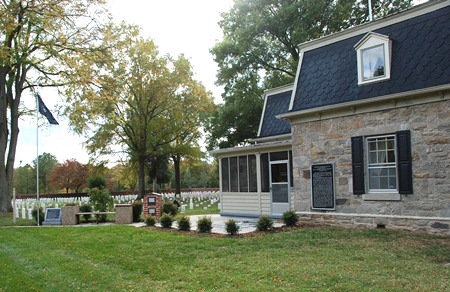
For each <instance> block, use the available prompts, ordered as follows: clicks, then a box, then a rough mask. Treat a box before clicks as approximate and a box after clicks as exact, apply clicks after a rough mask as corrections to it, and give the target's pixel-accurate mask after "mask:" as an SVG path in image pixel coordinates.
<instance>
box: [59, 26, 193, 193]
mask: <svg viewBox="0 0 450 292" xmlns="http://www.w3.org/2000/svg"><path fill="white" fill-rule="evenodd" d="M108 33H109V35H108V41H109V42H110V43H111V42H112V43H114V50H113V51H112V52H111V60H110V61H109V62H107V63H105V66H104V68H103V70H102V71H100V72H98V74H97V75H96V76H91V78H93V80H92V85H91V86H89V87H82V88H80V87H73V88H71V89H70V91H71V92H70V93H69V96H71V99H70V100H69V104H70V105H69V108H68V110H67V112H68V114H69V116H70V118H71V125H72V126H73V127H74V129H75V130H76V131H77V132H79V133H84V134H85V135H86V136H87V137H89V139H88V140H87V142H86V145H87V149H88V150H89V151H90V152H91V154H97V155H102V154H111V153H114V152H124V153H125V154H127V155H128V157H129V159H130V162H131V163H133V164H135V165H137V166H138V184H139V198H141V197H142V196H143V195H144V192H145V175H146V171H145V170H146V163H147V161H148V160H149V159H151V158H154V157H159V156H164V155H167V154H168V153H167V151H168V150H167V145H170V144H171V143H172V142H173V141H174V140H175V139H176V138H177V137H178V133H181V132H183V131H184V128H182V127H181V126H180V125H178V124H177V123H174V120H173V117H174V115H175V111H177V110H178V109H179V107H178V104H177V103H178V101H179V96H180V95H182V94H183V93H184V92H185V91H186V90H189V88H190V86H191V85H190V84H186V83H185V82H184V81H183V80H184V76H187V75H190V74H191V72H190V70H191V68H190V66H187V65H186V62H187V60H186V59H185V58H184V57H183V56H180V57H179V58H178V59H175V60H174V59H173V58H171V57H170V56H160V54H159V52H158V50H157V47H156V45H155V44H154V42H153V41H152V40H149V39H143V38H142V37H141V36H140V35H139V33H140V31H139V29H138V28H137V27H135V26H130V25H125V24H121V25H120V26H111V27H110V30H109V32H108ZM187 63H188V62H187ZM74 93H77V94H74ZM117 149H119V150H117Z"/></svg>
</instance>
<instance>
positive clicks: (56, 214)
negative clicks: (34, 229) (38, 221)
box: [42, 208, 61, 225]
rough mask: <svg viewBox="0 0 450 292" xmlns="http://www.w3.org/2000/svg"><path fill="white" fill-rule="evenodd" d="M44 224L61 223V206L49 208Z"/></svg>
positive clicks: (46, 211)
mask: <svg viewBox="0 0 450 292" xmlns="http://www.w3.org/2000/svg"><path fill="white" fill-rule="evenodd" d="M42 225H61V208H47V209H46V210H45V219H44V222H42Z"/></svg>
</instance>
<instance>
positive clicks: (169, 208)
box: [162, 202, 178, 216]
mask: <svg viewBox="0 0 450 292" xmlns="http://www.w3.org/2000/svg"><path fill="white" fill-rule="evenodd" d="M162 212H163V213H167V214H170V215H172V216H176V215H177V214H178V207H177V206H176V205H175V204H174V203H171V202H164V203H163V205H162Z"/></svg>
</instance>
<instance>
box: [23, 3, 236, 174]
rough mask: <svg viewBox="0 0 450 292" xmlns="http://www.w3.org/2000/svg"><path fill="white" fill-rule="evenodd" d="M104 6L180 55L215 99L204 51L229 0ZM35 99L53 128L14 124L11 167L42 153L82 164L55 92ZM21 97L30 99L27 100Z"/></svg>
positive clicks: (217, 36)
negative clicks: (51, 115)
mask: <svg viewBox="0 0 450 292" xmlns="http://www.w3.org/2000/svg"><path fill="white" fill-rule="evenodd" d="M108 6H109V9H110V12H111V13H112V16H113V18H114V19H115V20H116V21H117V22H119V21H125V22H127V23H131V24H136V25H138V26H140V27H141V29H142V31H141V34H142V36H143V37H145V38H151V39H153V40H154V42H155V43H156V45H157V46H158V48H159V52H160V53H161V54H170V55H171V56H174V57H176V56H178V55H179V54H184V55H185V56H186V57H187V58H188V59H189V60H190V62H191V65H192V67H193V71H194V73H195V78H196V80H198V81H201V82H202V83H203V85H205V87H206V89H207V90H209V91H211V92H213V95H214V98H215V99H216V100H217V101H219V100H220V95H221V93H222V88H220V87H217V86H216V85H215V84H214V83H215V81H216V73H217V69H218V68H217V65H216V63H215V62H214V60H213V57H212V55H211V54H210V53H209V50H210V48H212V47H213V46H214V44H216V43H217V42H219V41H220V40H221V39H222V30H221V29H220V27H219V25H218V24H217V23H218V21H220V19H221V16H220V13H221V12H226V11H229V9H230V8H231V7H232V6H233V0H189V1H186V0H126V1H125V0H108ZM41 97H42V99H43V101H44V103H45V104H46V106H47V107H48V108H49V110H50V111H51V112H53V113H54V116H55V118H56V120H57V121H58V122H59V125H58V126H55V125H48V123H47V121H46V120H44V119H42V118H40V121H39V124H40V125H39V130H38V133H37V131H36V129H37V126H36V119H35V118H34V117H26V118H25V119H23V120H21V121H19V127H20V133H19V140H18V145H17V152H16V162H15V167H20V166H24V165H25V164H27V163H29V164H31V163H32V161H33V160H34V159H36V156H37V154H38V153H39V155H42V154H43V153H44V152H46V153H50V154H52V155H54V156H55V157H56V159H57V160H58V161H59V162H61V163H62V162H64V161H65V160H67V159H73V158H74V159H76V160H77V161H79V162H80V163H87V162H88V161H89V156H88V155H87V153H86V151H85V149H84V148H83V146H82V144H83V142H84V141H85V140H86V138H85V137H82V136H78V135H76V134H73V133H71V132H70V130H69V127H68V121H67V120H66V119H65V118H64V117H62V116H59V115H57V114H56V107H57V105H58V102H59V101H60V97H58V95H57V94H56V91H51V90H46V91H42V90H41ZM24 98H28V99H29V100H32V98H31V97H30V96H24ZM27 105H28V103H27ZM30 105H31V106H33V104H32V103H31V104H30ZM36 134H38V135H36ZM36 136H38V143H37V141H36V140H37V139H36ZM112 159H114V158H112ZM111 162H112V163H113V162H114V161H111Z"/></svg>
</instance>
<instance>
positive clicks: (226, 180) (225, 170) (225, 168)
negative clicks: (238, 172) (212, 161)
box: [222, 158, 230, 192]
mask: <svg viewBox="0 0 450 292" xmlns="http://www.w3.org/2000/svg"><path fill="white" fill-rule="evenodd" d="M229 191H230V172H229V162H228V158H222V192H229Z"/></svg>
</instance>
